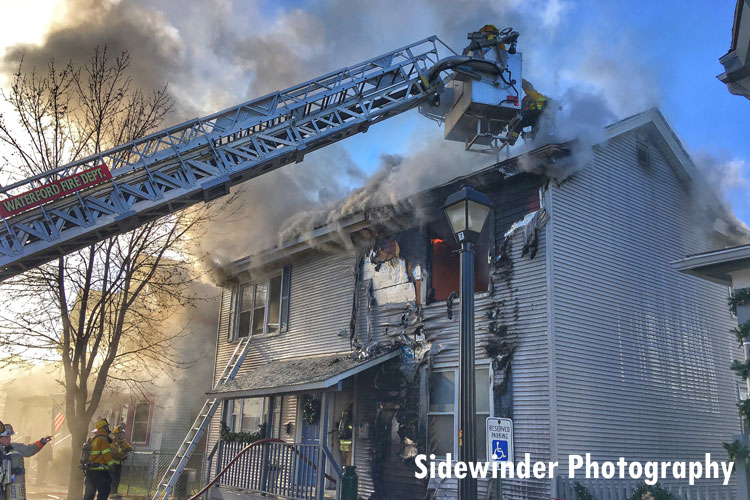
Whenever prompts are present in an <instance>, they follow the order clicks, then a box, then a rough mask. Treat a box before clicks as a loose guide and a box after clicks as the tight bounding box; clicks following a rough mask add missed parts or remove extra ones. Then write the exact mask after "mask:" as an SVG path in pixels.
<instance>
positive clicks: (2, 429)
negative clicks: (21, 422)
mask: <svg viewBox="0 0 750 500" xmlns="http://www.w3.org/2000/svg"><path fill="white" fill-rule="evenodd" d="M13 434H15V432H13V426H12V425H10V424H4V423H2V422H0V437H5V436H12V435H13Z"/></svg>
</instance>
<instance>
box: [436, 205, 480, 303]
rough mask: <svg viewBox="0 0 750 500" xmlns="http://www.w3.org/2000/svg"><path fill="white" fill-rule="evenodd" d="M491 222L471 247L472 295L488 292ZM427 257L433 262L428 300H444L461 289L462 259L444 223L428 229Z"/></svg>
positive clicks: (446, 223) (456, 244)
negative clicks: (472, 268)
mask: <svg viewBox="0 0 750 500" xmlns="http://www.w3.org/2000/svg"><path fill="white" fill-rule="evenodd" d="M491 226H492V219H491V218H489V219H488V220H487V222H485V224H484V230H483V231H482V234H481V235H480V237H479V241H478V242H477V244H476V245H475V246H474V292H475V293H476V292H484V291H487V287H488V286H489V280H490V259H489V249H490V242H491V241H492V237H491V234H492V230H491ZM429 235H430V242H429V243H430V247H429V255H430V259H431V261H432V265H431V267H432V276H431V283H430V286H431V288H432V290H431V300H445V299H447V298H448V296H450V294H451V292H453V291H455V292H458V290H459V288H460V283H461V282H460V272H461V260H460V256H459V253H458V250H459V248H460V247H459V245H458V243H456V238H455V237H454V236H453V233H452V232H451V229H450V226H449V224H448V222H447V221H445V222H444V223H441V224H433V225H432V226H430V230H429Z"/></svg>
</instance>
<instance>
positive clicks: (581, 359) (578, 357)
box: [549, 132, 739, 485]
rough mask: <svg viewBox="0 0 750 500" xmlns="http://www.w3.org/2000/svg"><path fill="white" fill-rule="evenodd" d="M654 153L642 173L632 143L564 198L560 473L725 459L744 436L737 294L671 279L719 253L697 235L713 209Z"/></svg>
mask: <svg viewBox="0 0 750 500" xmlns="http://www.w3.org/2000/svg"><path fill="white" fill-rule="evenodd" d="M650 152H651V158H650V159H651V162H650V166H648V167H647V168H644V167H642V166H640V165H639V164H638V163H637V160H636V134H635V133H633V132H629V133H627V134H624V135H621V136H619V137H616V138H614V139H612V140H610V141H609V143H608V144H607V145H605V146H603V147H601V148H600V149H598V150H596V152H595V157H594V159H593V161H592V162H591V163H590V164H589V165H588V166H587V167H586V168H584V169H583V170H581V171H580V172H578V173H577V174H576V175H575V176H574V177H573V178H572V179H571V180H569V181H568V182H566V183H565V184H564V185H563V186H562V187H559V188H558V187H554V186H553V187H551V191H550V197H549V199H550V200H551V217H552V218H551V221H552V226H551V241H550V243H551V247H552V255H551V257H552V258H551V261H550V264H551V270H550V273H551V282H552V285H551V290H550V297H551V300H552V301H553V307H552V308H551V311H552V314H553V318H554V319H553V321H554V323H553V325H554V356H555V361H554V362H555V373H554V375H555V378H556V382H555V383H556V393H557V396H556V401H557V404H556V409H555V410H556V414H557V428H556V433H555V434H556V435H557V457H559V458H560V467H561V470H564V468H565V467H567V456H568V454H572V453H575V454H580V453H585V452H591V454H592V459H593V460H605V459H606V460H610V459H613V458H614V459H616V457H618V456H624V457H625V458H626V459H627V460H666V461H669V460H674V459H676V458H679V459H680V460H700V459H703V457H704V454H705V453H708V452H710V453H711V454H712V455H714V456H719V457H721V456H725V452H724V450H723V449H722V446H721V443H722V441H731V437H732V434H733V433H737V432H738V430H739V425H738V418H737V415H736V413H735V412H734V411H732V408H733V407H734V404H735V402H736V387H737V383H736V382H737V381H736V379H735V377H734V375H733V374H732V372H731V371H730V370H729V369H728V367H729V366H730V364H731V360H732V358H733V351H734V349H732V347H731V346H733V345H735V340H734V339H733V338H732V336H731V334H730V329H731V328H732V327H733V325H734V324H736V323H735V321H734V320H733V319H732V318H731V317H730V315H729V312H728V311H727V305H726V299H727V289H726V288H725V287H721V286H718V285H715V284H712V283H709V282H706V281H703V280H699V279H696V278H693V277H690V276H684V275H681V274H680V273H678V272H677V271H674V270H673V269H672V268H671V267H670V265H669V262H670V261H673V260H676V259H678V258H681V257H684V256H685V255H686V254H689V253H696V252H699V251H702V250H706V249H708V248H711V247H712V242H711V241H710V239H708V238H707V237H705V235H700V234H698V233H697V231H696V230H695V228H697V227H704V224H701V223H699V222H697V221H696V220H695V219H694V218H693V215H694V214H695V213H697V212H699V211H700V210H702V207H701V206H700V205H699V201H698V200H697V199H696V198H694V197H691V195H690V194H689V192H688V190H687V188H686V186H685V185H684V184H683V183H681V182H680V181H679V180H678V178H677V177H676V176H675V173H674V171H673V170H672V167H671V166H670V165H669V164H668V163H667V162H666V161H665V159H664V157H663V156H662V154H661V152H660V151H659V150H658V149H657V147H655V146H653V145H651V147H650ZM735 356H736V354H735ZM557 457H556V458H557ZM665 483H667V485H669V484H670V483H669V482H668V481H665ZM705 483H707V485H708V483H715V481H710V480H706V481H705Z"/></svg>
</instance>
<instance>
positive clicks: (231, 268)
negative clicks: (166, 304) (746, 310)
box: [226, 107, 747, 275]
mask: <svg viewBox="0 0 750 500" xmlns="http://www.w3.org/2000/svg"><path fill="white" fill-rule="evenodd" d="M636 130H637V131H639V132H642V133H644V134H645V135H646V136H647V137H648V138H649V139H650V140H651V141H652V142H653V143H654V144H655V145H656V147H658V148H659V151H660V152H661V154H662V155H663V156H664V158H665V159H666V161H667V163H668V164H669V165H670V166H671V167H672V169H673V171H674V172H675V175H676V176H677V178H678V179H680V181H682V182H683V183H685V184H686V185H690V184H696V185H697V186H698V188H699V189H701V190H703V192H705V193H709V194H708V196H707V200H708V204H709V209H710V210H711V211H712V212H713V213H715V214H716V215H717V217H719V218H722V219H723V221H724V223H725V224H724V226H728V227H730V228H731V230H732V232H742V233H744V234H747V231H746V230H739V228H737V227H736V226H737V223H736V219H735V218H734V217H733V216H732V215H731V211H730V210H729V209H727V208H726V207H725V206H724V204H723V203H722V202H721V201H720V200H719V198H718V197H717V196H716V194H715V193H714V191H713V189H712V188H711V187H710V186H709V185H708V184H707V183H706V181H705V179H704V177H703V175H702V174H701V173H700V171H699V170H698V168H697V167H696V165H695V163H694V162H693V160H692V159H691V158H690V155H689V154H688V153H687V151H686V150H685V148H684V146H683V145H682V142H680V139H679V138H678V137H677V134H675V133H674V131H673V130H672V128H671V127H670V126H669V124H668V123H667V120H666V119H665V118H664V115H663V114H662V113H661V111H660V110H659V109H658V108H656V107H654V108H650V109H648V110H646V111H643V112H641V113H638V114H635V115H632V116H629V117H627V118H624V119H622V120H620V121H618V122H615V123H613V124H611V125H608V126H606V127H605V138H606V140H609V139H613V138H615V137H617V136H620V135H622V134H626V133H629V132H633V131H636ZM571 144H572V143H551V144H546V145H544V146H542V147H539V148H536V149H534V150H532V151H528V152H525V153H522V154H520V155H517V156H514V157H512V158H508V159H506V160H503V161H501V162H498V163H495V164H493V165H490V166H488V167H485V168H483V169H481V170H477V171H475V172H471V173H469V174H466V175H463V176H459V177H456V178H453V179H451V180H449V181H447V182H445V183H443V184H440V185H436V186H431V187H430V188H428V189H426V190H424V191H422V192H419V193H416V194H414V195H412V196H410V197H408V198H410V199H413V200H422V201H424V200H427V199H430V198H435V197H436V196H437V195H439V194H440V193H442V192H445V193H448V192H449V191H450V190H451V189H453V190H455V189H456V186H457V185H460V184H462V183H465V182H469V181H471V182H474V183H476V182H477V181H479V180H482V182H481V183H482V184H484V183H488V182H489V181H488V179H489V178H490V177H493V176H494V177H495V178H496V179H497V180H503V179H504V178H506V177H509V176H514V175H517V174H519V173H521V172H520V171H519V167H518V166H519V162H520V160H521V159H522V158H527V159H528V158H533V159H536V160H538V161H539V162H540V163H542V164H544V163H547V162H550V161H555V159H558V158H561V157H564V156H567V155H568V154H570V146H571ZM446 196H447V194H446ZM437 198H439V196H437ZM378 208H382V207H372V209H371V210H377V209H378ZM375 224H376V221H374V220H373V219H372V218H371V217H370V214H368V213H357V214H351V215H349V216H347V217H345V218H343V219H341V220H340V221H336V222H335V223H330V224H327V225H326V226H322V227H319V228H317V229H315V231H313V232H312V233H311V234H308V235H305V236H301V237H299V238H297V239H295V240H294V241H289V242H287V243H285V244H282V245H280V246H277V247H273V248H269V249H266V250H263V251H261V252H258V253H257V254H255V255H254V256H251V257H244V258H242V259H239V260H236V261H234V262H232V263H230V264H229V265H228V266H226V267H227V271H228V274H230V275H232V274H236V273H238V272H241V271H243V270H247V269H250V268H252V267H254V266H255V265H267V264H268V263H269V262H273V261H275V260H278V259H282V258H288V257H289V256H290V255H291V254H293V253H298V252H299V251H304V250H306V249H309V248H310V242H312V241H316V242H328V241H330V240H331V237H332V235H333V234H335V233H337V232H341V231H342V230H344V231H349V232H351V233H354V232H356V231H359V230H361V229H363V228H366V227H371V226H374V225H375ZM256 257H257V258H256Z"/></svg>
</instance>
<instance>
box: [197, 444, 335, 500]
mask: <svg viewBox="0 0 750 500" xmlns="http://www.w3.org/2000/svg"><path fill="white" fill-rule="evenodd" d="M266 443H281V444H283V445H284V446H287V447H289V448H292V449H293V451H294V453H295V454H296V455H297V456H299V457H300V458H301V459H302V460H304V461H305V462H306V463H307V464H308V465H311V466H312V468H313V470H315V471H317V470H318V466H317V465H315V464H314V463H313V462H311V461H310V459H308V458H307V457H304V456H302V454H301V453H300V452H299V450H298V449H297V448H296V447H295V446H294V445H293V444H289V443H287V442H285V441H282V440H281V439H277V438H265V439H259V440H258V441H255V442H253V443H250V444H249V445H247V446H245V447H244V448H242V449H241V450H240V451H239V453H237V454H236V455H235V456H234V458H232V460H230V461H229V463H228V464H227V465H225V466H224V468H223V469H221V472H219V473H218V474H216V477H215V478H213V479H212V480H211V481H210V482H209V483H208V484H207V485H206V486H204V487H203V489H202V490H200V491H199V492H198V493H196V494H195V495H193V496H191V497H190V498H188V500H198V498H199V497H200V496H201V495H202V494H204V493H205V492H206V491H208V489H209V488H210V487H211V486H213V485H214V484H216V481H218V480H219V479H220V478H221V476H223V475H224V473H225V472H226V471H228V470H229V468H230V467H231V466H232V464H234V463H235V462H236V461H237V460H238V459H239V458H240V457H241V456H242V455H244V454H245V452H247V451H248V450H249V449H250V448H253V447H255V446H258V445H263V444H266ZM323 475H324V476H325V478H326V479H328V480H329V481H331V482H333V483H335V482H336V479H334V478H332V477H331V476H329V475H328V474H326V473H325V472H324V473H323Z"/></svg>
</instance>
